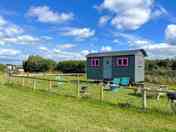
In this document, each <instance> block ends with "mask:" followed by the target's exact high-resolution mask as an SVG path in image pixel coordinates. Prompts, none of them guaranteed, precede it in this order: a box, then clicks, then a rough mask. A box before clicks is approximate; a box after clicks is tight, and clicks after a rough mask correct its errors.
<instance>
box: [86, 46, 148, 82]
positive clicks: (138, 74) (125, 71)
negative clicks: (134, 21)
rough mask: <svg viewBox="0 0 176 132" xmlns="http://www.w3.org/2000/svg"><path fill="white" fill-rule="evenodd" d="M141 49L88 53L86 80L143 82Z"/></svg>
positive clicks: (142, 51)
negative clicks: (114, 79)
mask: <svg viewBox="0 0 176 132" xmlns="http://www.w3.org/2000/svg"><path fill="white" fill-rule="evenodd" d="M146 56H147V53H146V52H145V51H144V50H143V49H138V50H127V51H117V52H103V53H90V54H88V55H87V56H86V58H87V67H86V71H87V78H88V79H93V80H112V79H113V78H117V77H129V78H130V82H131V83H136V82H142V81H144V65H145V64H144V57H146Z"/></svg>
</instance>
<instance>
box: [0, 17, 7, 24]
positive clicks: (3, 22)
mask: <svg viewBox="0 0 176 132" xmlns="http://www.w3.org/2000/svg"><path fill="white" fill-rule="evenodd" d="M6 23H7V21H6V20H5V19H4V18H3V17H2V16H0V26H3V25H5V24H6Z"/></svg>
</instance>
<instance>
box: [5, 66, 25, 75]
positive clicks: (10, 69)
mask: <svg viewBox="0 0 176 132" xmlns="http://www.w3.org/2000/svg"><path fill="white" fill-rule="evenodd" d="M6 70H7V72H8V73H10V74H21V73H24V69H23V66H22V65H14V64H7V65H6Z"/></svg>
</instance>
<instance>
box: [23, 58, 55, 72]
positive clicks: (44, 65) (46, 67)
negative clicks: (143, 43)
mask: <svg viewBox="0 0 176 132" xmlns="http://www.w3.org/2000/svg"><path fill="white" fill-rule="evenodd" d="M55 66H56V62H55V61H53V60H50V59H45V58H42V57H40V56H38V55H37V56H29V57H28V59H27V60H26V61H24V62H23V68H24V71H25V72H47V71H51V70H54V69H55Z"/></svg>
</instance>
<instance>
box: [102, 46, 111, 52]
mask: <svg viewBox="0 0 176 132" xmlns="http://www.w3.org/2000/svg"><path fill="white" fill-rule="evenodd" d="M101 51H103V52H108V51H112V47H110V46H102V47H101Z"/></svg>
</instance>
